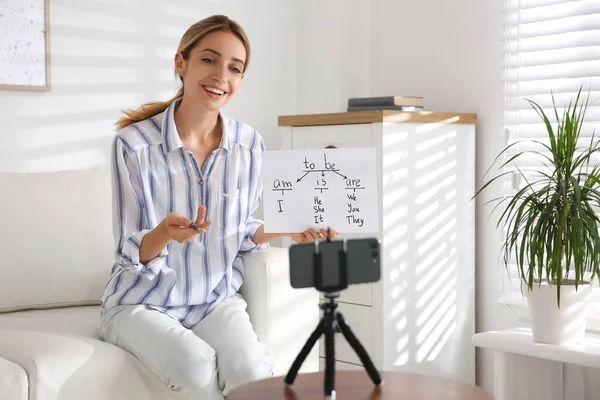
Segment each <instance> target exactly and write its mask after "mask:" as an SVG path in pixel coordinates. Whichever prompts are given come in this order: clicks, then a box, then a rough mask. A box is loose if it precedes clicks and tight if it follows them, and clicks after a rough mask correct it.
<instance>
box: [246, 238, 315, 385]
mask: <svg viewBox="0 0 600 400" xmlns="http://www.w3.org/2000/svg"><path fill="white" fill-rule="evenodd" d="M243 261H244V284H243V285H242V287H241V288H240V292H241V294H242V295H243V296H244V298H245V299H246V302H247V303H248V314H249V315H250V320H251V321H252V325H253V327H254V330H255V332H256V334H257V335H258V339H259V340H260V341H261V342H262V343H264V344H266V345H267V346H269V347H270V348H271V349H272V350H273V353H274V354H275V375H285V374H286V373H287V372H288V370H289V368H290V366H291V365H292V362H293V361H294V359H295V358H296V356H297V355H298V353H299V352H300V350H301V349H302V347H303V346H304V344H305V343H306V340H307V339H308V338H309V336H310V334H311V333H312V332H313V331H314V329H315V328H316V327H317V324H318V323H319V319H320V308H319V293H318V292H317V291H316V290H315V289H294V288H292V286H291V284H290V272H289V251H288V249H287V248H282V247H274V246H271V247H269V248H267V249H265V250H259V251H255V252H253V253H247V254H244V256H243ZM318 370H319V344H318V343H317V344H316V345H315V346H314V347H313V350H312V351H311V353H310V354H309V356H308V357H307V358H306V360H305V361H304V363H303V364H302V368H301V369H300V371H301V372H315V371H318Z"/></svg>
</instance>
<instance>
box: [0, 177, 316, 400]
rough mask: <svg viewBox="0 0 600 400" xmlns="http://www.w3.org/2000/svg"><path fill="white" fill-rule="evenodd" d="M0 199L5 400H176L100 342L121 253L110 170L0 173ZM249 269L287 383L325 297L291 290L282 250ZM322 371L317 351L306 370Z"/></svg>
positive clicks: (263, 334) (251, 258) (263, 255)
mask: <svg viewBox="0 0 600 400" xmlns="http://www.w3.org/2000/svg"><path fill="white" fill-rule="evenodd" d="M0 193H1V196H0V199H1V200H0V201H1V203H0V230H1V232H2V235H1V238H0V250H1V256H0V400H81V399H85V400H100V399H102V400H104V399H106V400H109V399H110V400H120V399H145V400H153V399H174V397H173V396H172V395H171V394H170V392H169V390H168V389H167V388H166V387H165V386H164V385H163V384H162V383H161V382H160V381H159V380H158V379H157V378H156V377H155V376H154V375H153V374H152V373H151V372H149V371H148V370H146V368H145V367H144V366H143V365H142V364H141V363H139V362H138V361H137V359H135V357H133V356H132V355H131V354H129V353H128V352H126V351H124V350H122V349H120V348H118V347H116V346H113V345H111V344H108V343H105V342H102V341H101V340H100V339H99V338H98V328H99V316H100V307H99V305H98V304H99V299H100V296H101V295H102V292H103V290H104V286H105V284H106V279H107V277H108V274H109V271H110V268H111V266H112V251H113V250H112V243H113V242H112V231H111V209H110V208H111V204H110V176H109V171H108V170H107V169H102V168H97V169H87V170H76V171H61V172H44V173H34V174H25V173H6V172H4V173H3V172H0ZM244 263H245V275H246V281H245V282H244V285H243V286H242V289H241V290H242V293H243V294H244V295H245V297H246V299H247V301H248V307H249V313H250V317H251V320H252V323H253V326H254V329H255V330H256V332H257V334H258V336H259V339H260V340H261V341H263V342H264V343H266V344H267V345H269V346H270V347H271V348H272V349H273V351H274V353H275V374H276V375H284V374H285V373H286V372H287V370H288V368H289V366H290V365H291V363H292V361H293V359H294V357H295V356H296V355H297V353H298V352H299V351H300V349H301V347H302V346H303V344H304V343H305V341H306V339H307V338H308V337H309V335H310V333H311V332H312V330H313V329H314V328H315V326H316V324H317V323H318V319H319V308H318V306H317V305H318V293H317V292H315V291H313V290H296V289H292V288H291V286H290V283H289V271H288V268H289V267H288V252H287V250H286V249H284V248H279V247H274V246H272V247H271V248H269V249H267V250H262V251H258V252H255V253H252V254H248V255H245V256H244ZM315 370H318V349H317V347H315V348H314V349H313V352H312V353H311V355H310V356H309V358H308V359H307V360H306V361H305V363H304V364H303V368H302V371H305V372H308V371H315Z"/></svg>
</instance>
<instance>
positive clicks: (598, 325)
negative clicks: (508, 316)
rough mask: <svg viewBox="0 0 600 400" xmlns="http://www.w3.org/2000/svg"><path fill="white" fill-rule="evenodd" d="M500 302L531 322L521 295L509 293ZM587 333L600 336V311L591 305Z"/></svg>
mask: <svg viewBox="0 0 600 400" xmlns="http://www.w3.org/2000/svg"><path fill="white" fill-rule="evenodd" d="M498 302H499V303H500V304H504V305H506V306H507V307H509V308H510V309H511V310H512V311H514V312H515V313H516V315H517V317H518V318H519V319H521V320H523V321H531V317H530V315H529V309H528V308H527V299H525V298H523V296H522V295H521V294H520V293H507V294H505V295H503V296H502V297H501V298H500V299H499V300H498ZM596 304H597V303H596ZM586 332H588V333H596V334H600V309H599V307H592V306H591V304H590V307H589V310H588V323H587V329H586Z"/></svg>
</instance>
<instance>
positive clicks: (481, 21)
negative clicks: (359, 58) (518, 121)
mask: <svg viewBox="0 0 600 400" xmlns="http://www.w3.org/2000/svg"><path fill="white" fill-rule="evenodd" d="M501 7H502V2H498V1H481V0H461V1H459V2H451V1H445V0H425V1H394V0H373V1H372V10H371V13H372V14H371V26H372V33H371V35H372V38H371V40H372V53H371V71H372V81H371V82H372V83H371V87H372V94H373V95H390V94H398V95H416V96H423V97H424V102H425V107H426V108H427V109H428V110H434V111H455V112H473V113H477V115H478V124H477V160H476V162H477V182H478V183H480V182H481V181H482V180H483V173H484V172H485V170H486V169H487V168H488V167H489V166H490V164H491V162H492V160H493V158H494V157H495V156H496V155H497V153H498V151H499V149H500V148H501V147H502V145H503V143H504V139H503V132H502V125H501V117H502V112H501V107H502V96H501V90H502V86H501V82H500V74H501V70H500V63H501V23H502V15H501ZM496 190H497V188H496ZM494 195H497V192H496V193H494V192H492V191H490V192H487V193H484V196H482V197H480V198H478V199H477V200H476V210H477V211H476V218H477V225H476V232H477V234H476V237H477V241H476V248H477V253H476V264H477V269H476V285H477V288H476V299H477V310H476V316H477V317H476V318H477V325H476V330H477V331H485V330H490V329H502V328H509V327H513V326H516V325H518V324H519V323H520V321H517V318H516V315H515V314H514V313H513V312H512V311H510V310H508V309H507V307H506V306H502V305H500V304H498V303H497V301H498V299H499V298H500V295H501V290H502V288H501V283H500V276H501V275H500V273H501V269H500V267H499V266H498V263H497V260H498V254H499V251H500V238H499V236H498V233H499V232H497V231H496V230H495V228H494V223H495V221H494V220H493V219H492V220H489V221H488V217H489V215H490V211H491V208H484V207H483V206H482V204H483V203H484V202H485V201H487V200H489V199H491V198H493V197H494ZM477 374H478V384H479V385H481V386H483V387H484V388H486V389H487V390H488V391H490V392H492V391H493V363H492V357H491V354H488V353H487V352H480V351H478V367H477Z"/></svg>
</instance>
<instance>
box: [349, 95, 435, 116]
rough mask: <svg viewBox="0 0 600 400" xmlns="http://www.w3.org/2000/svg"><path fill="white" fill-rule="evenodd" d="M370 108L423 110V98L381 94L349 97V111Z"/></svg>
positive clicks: (367, 109)
mask: <svg viewBox="0 0 600 400" xmlns="http://www.w3.org/2000/svg"><path fill="white" fill-rule="evenodd" d="M369 110H399V111H423V98H422V97H418V96H381V97H353V98H349V99H348V109H347V111H348V112H350V111H369Z"/></svg>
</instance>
